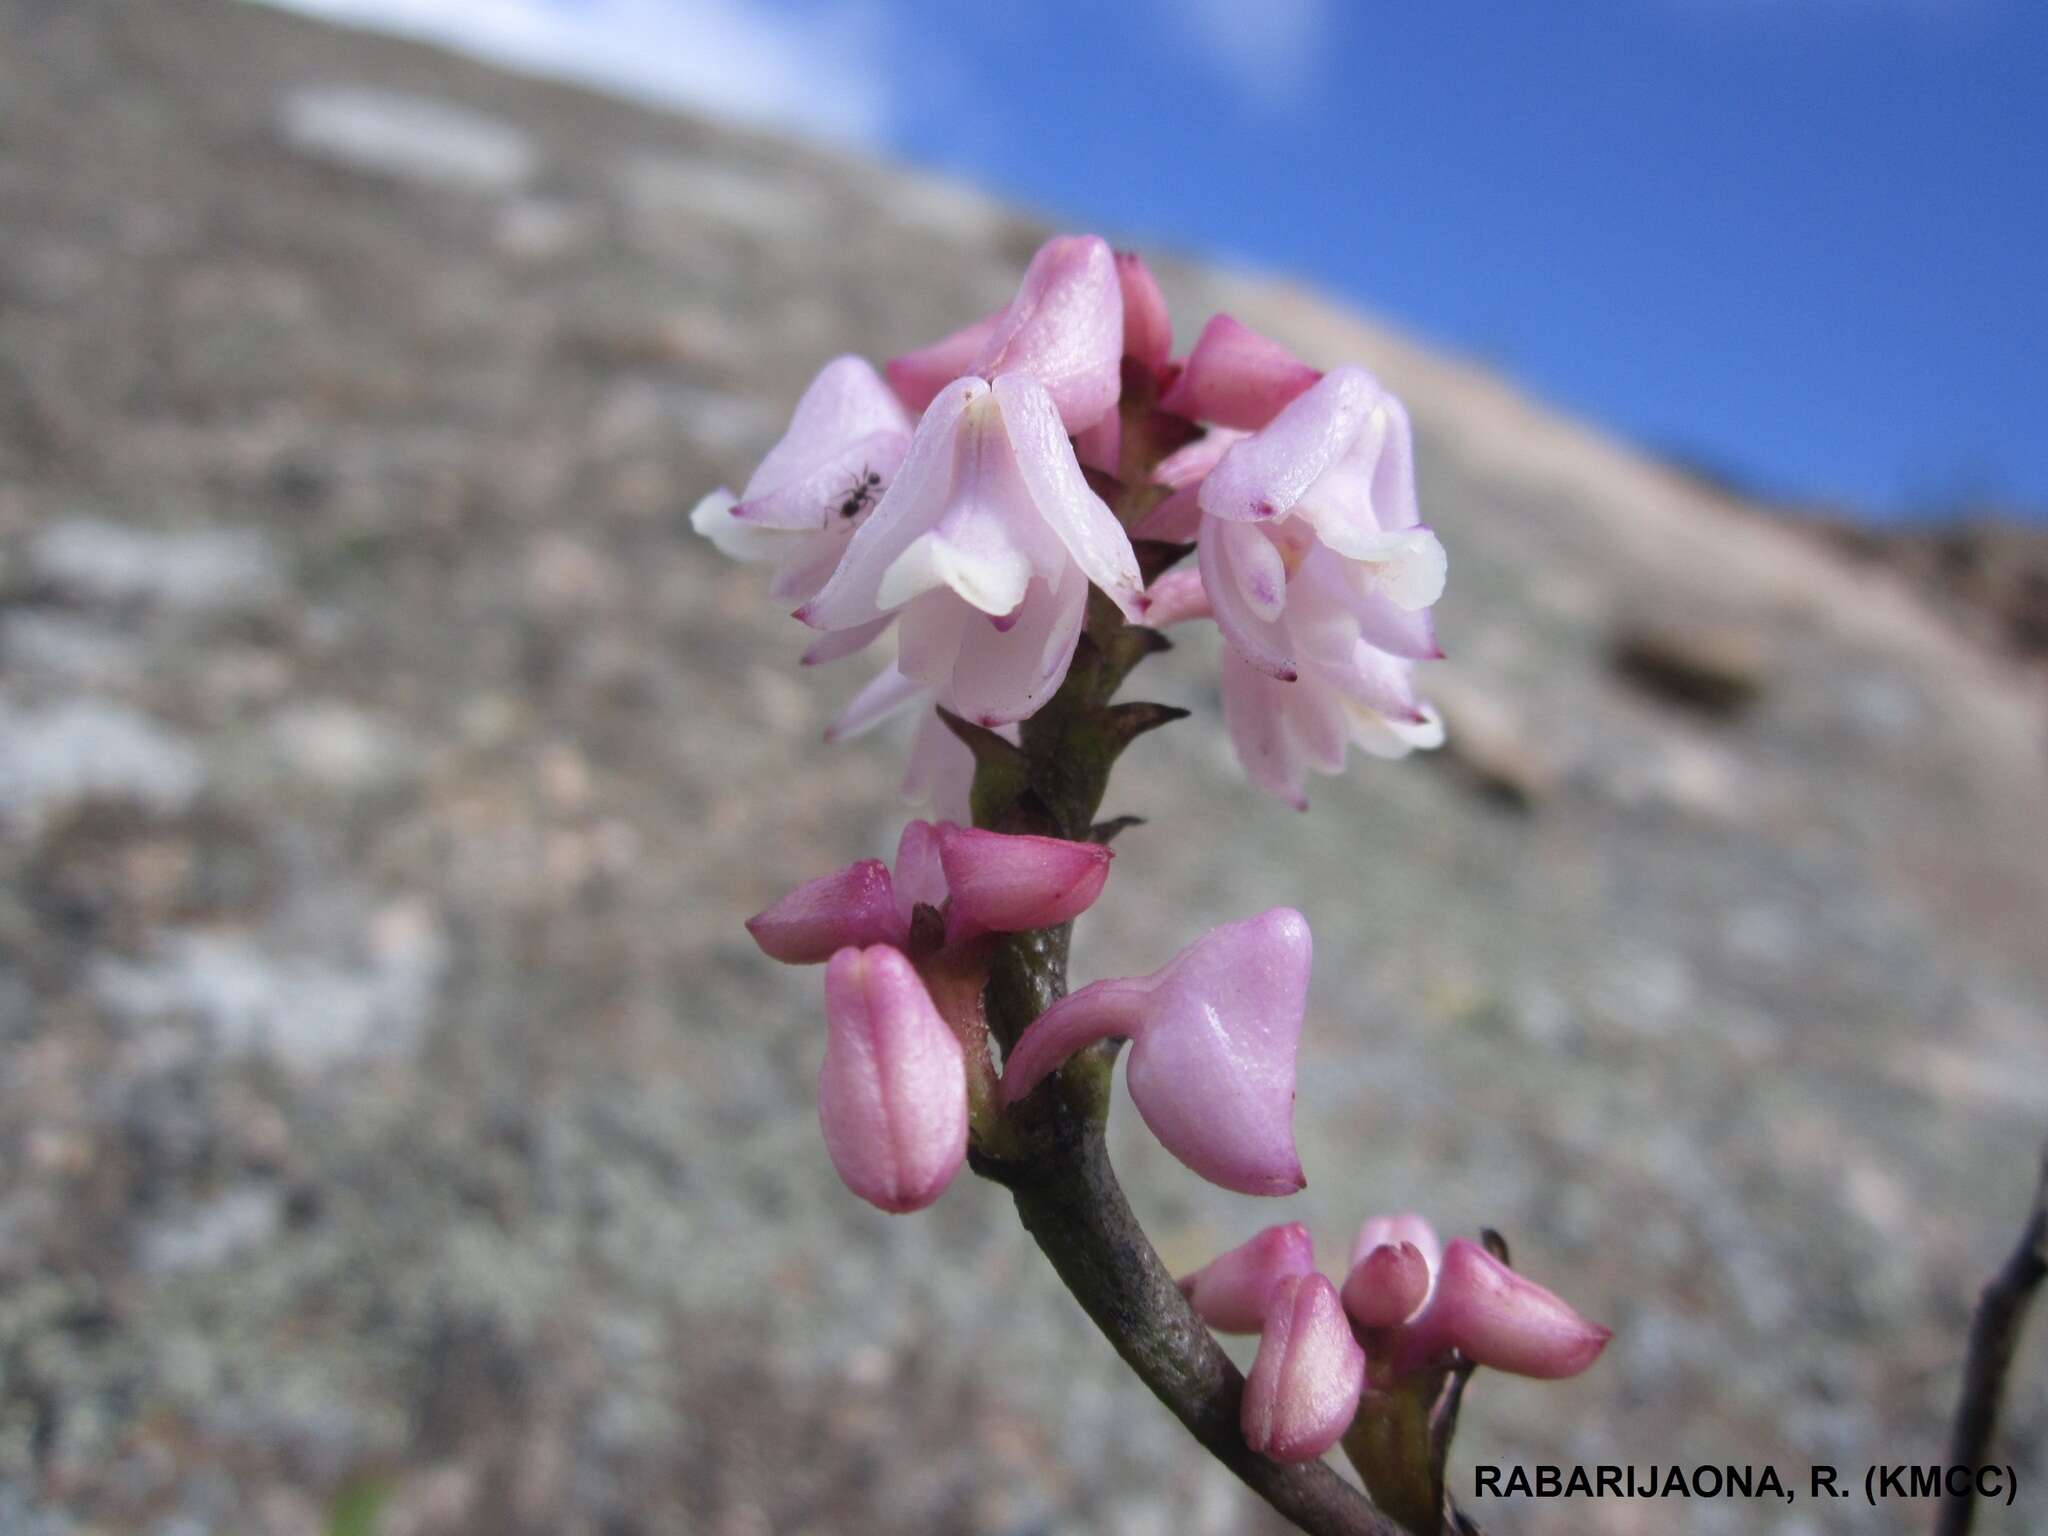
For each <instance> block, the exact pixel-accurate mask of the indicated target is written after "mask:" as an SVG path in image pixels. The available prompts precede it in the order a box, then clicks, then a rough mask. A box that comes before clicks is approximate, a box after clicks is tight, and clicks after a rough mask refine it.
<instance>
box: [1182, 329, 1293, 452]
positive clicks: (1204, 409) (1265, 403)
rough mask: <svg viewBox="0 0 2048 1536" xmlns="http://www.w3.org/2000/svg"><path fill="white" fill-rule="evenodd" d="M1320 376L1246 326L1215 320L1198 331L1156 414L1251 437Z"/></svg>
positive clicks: (1272, 341)
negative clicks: (1210, 424)
mask: <svg viewBox="0 0 2048 1536" xmlns="http://www.w3.org/2000/svg"><path fill="white" fill-rule="evenodd" d="M1321 377H1322V374H1321V373H1319V372H1317V371H1316V370H1315V369H1313V368H1311V367H1309V365H1308V364H1307V363H1304V362H1303V361H1302V360H1301V359H1300V358H1298V357H1296V356H1295V355H1294V354H1293V353H1292V352H1290V351H1288V350H1287V349H1286V348H1285V347H1283V346H1281V345H1280V343H1279V342H1277V341H1274V340H1272V339H1271V338H1269V337H1265V336H1261V335H1260V334H1259V333H1258V332H1257V331H1255V330H1253V329H1252V328H1251V327H1250V326H1248V325H1244V324H1241V323H1240V322H1238V321H1236V320H1233V319H1232V318H1231V317H1230V316H1229V315H1217V316H1216V317H1215V318H1213V319H1212V320H1210V322H1209V323H1208V324H1207V325H1205V326H1204V327H1202V334H1201V335H1200V336H1199V337H1197V338H1196V340H1195V349H1194V351H1192V352H1190V353H1189V354H1188V360H1187V361H1186V362H1185V363H1183V364H1182V365H1181V371H1180V377H1179V378H1177V379H1175V380H1174V382H1173V386H1172V387H1171V388H1170V389H1168V390H1167V392H1166V394H1165V396H1164V397H1163V398H1161V400H1160V402H1159V407H1160V409H1161V410H1166V411H1171V412H1173V413H1174V414H1175V415H1176V416H1185V417H1187V418H1189V419H1190V420H1192V421H1209V422H1214V423H1215V424H1216V425H1218V426H1222V427H1237V428H1240V429H1242V430H1244V431H1247V432H1256V431H1257V430H1258V429H1259V428H1260V427H1263V426H1264V425H1265V424H1266V423H1267V422H1269V421H1271V420H1272V419H1273V418H1274V417H1275V416H1277V415H1279V414H1280V409H1281V407H1282V406H1284V405H1286V404H1287V403H1288V402H1289V401H1290V400H1292V399H1294V397H1295V396H1296V395H1299V394H1301V393H1303V392H1304V391H1306V390H1307V389H1308V388H1309V386H1310V385H1312V384H1314V383H1315V382H1316V380H1317V379H1320V378H1321Z"/></svg>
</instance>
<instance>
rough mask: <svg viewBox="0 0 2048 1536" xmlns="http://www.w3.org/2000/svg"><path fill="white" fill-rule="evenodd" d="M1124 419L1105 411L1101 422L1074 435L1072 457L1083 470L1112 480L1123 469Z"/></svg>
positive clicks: (1115, 413) (1114, 413)
mask: <svg viewBox="0 0 2048 1536" xmlns="http://www.w3.org/2000/svg"><path fill="white" fill-rule="evenodd" d="M1123 455H1124V419H1123V416H1122V415H1121V414H1120V413H1118V412H1116V411H1105V412H1103V414H1102V420H1100V421H1098V422H1096V423H1095V425H1094V426H1092V427H1090V428H1088V430H1087V431H1085V432H1077V433H1075V434H1074V457H1075V458H1077V459H1079V460H1080V461H1081V466H1082V468H1084V469H1093V470H1099V471H1101V472H1102V473H1103V474H1105V475H1109V476H1110V477H1112V478H1114V477H1115V476H1116V474H1117V473H1118V472H1119V471H1120V470H1121V469H1122V468H1123Z"/></svg>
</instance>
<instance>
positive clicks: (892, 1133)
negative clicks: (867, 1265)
mask: <svg viewBox="0 0 2048 1536" xmlns="http://www.w3.org/2000/svg"><path fill="white" fill-rule="evenodd" d="M825 1022H826V1025H827V1027H828V1029H829V1031H830V1033H829V1034H828V1036H827V1038H826V1042H825V1065H824V1067H823V1069H822V1070H821V1071H820V1072H819V1074H818V1123H819V1125H820V1126H821V1127H822V1128H823V1129H824V1132H825V1150H826V1151H827V1152H828V1153H830V1154H831V1157H832V1166H833V1167H834V1168H836V1169H838V1170H839V1177H840V1178H841V1179H843V1180H845V1181H846V1187H847V1188H848V1189H850V1190H852V1191H853V1192H854V1193H855V1194H856V1195H859V1196H860V1197H861V1199H863V1200H865V1201H867V1202H868V1203H869V1204H871V1205H876V1206H880V1207H881V1208H882V1209H883V1210H885V1211H894V1212H898V1213H901V1212H904V1211H916V1210H922V1209H923V1208H924V1207H925V1206H928V1205H930V1204H931V1203H932V1202H933V1201H934V1200H936V1199H938V1198H939V1196H940V1195H941V1194H942V1193H943V1192H944V1191H945V1188H946V1186H947V1185H948V1184H950V1183H951V1182H952V1181H953V1175H955V1174H956V1173H958V1172H959V1171H960V1165H961V1164H962V1163H963V1162H965V1161H966V1158H967V1064H966V1057H965V1055H964V1054H963V1053H962V1051H961V1049H960V1042H959V1040H958V1039H957V1038H956V1037H955V1036H954V1034H953V1031H952V1030H951V1029H949V1028H948V1027H947V1026H946V1021H945V1020H944V1019H942V1018H940V1017H939V1012H938V1009H937V1008H935V1007H933V1006H932V1000H931V995H930V994H929V993H927V992H926V991H925V986H924V983H923V982H922V981H920V980H919V979H918V975H917V972H916V971H915V970H913V969H912V968H911V964H910V962H909V961H908V960H906V959H905V958H904V957H903V955H902V953H901V952H900V951H898V950H895V949H892V948H890V947H889V946H888V945H886V944H877V945H874V946H872V947H870V948H868V949H865V950H861V949H854V948H851V947H848V948H846V949H842V950H840V951H839V952H838V953H837V954H835V955H834V956H833V957H832V959H831V961H830V962H829V963H828V964H827V965H826V967H825Z"/></svg>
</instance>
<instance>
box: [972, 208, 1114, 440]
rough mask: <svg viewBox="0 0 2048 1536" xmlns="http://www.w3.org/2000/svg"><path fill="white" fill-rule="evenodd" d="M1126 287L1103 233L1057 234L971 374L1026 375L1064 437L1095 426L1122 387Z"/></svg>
mask: <svg viewBox="0 0 2048 1536" xmlns="http://www.w3.org/2000/svg"><path fill="white" fill-rule="evenodd" d="M1123 343H1124V301H1123V284H1122V281H1121V280H1120V278H1119V276H1118V273H1117V266H1116V258H1115V256H1114V254H1113V253H1112V252H1111V251H1110V248H1109V245H1108V243H1107V242H1106V241H1104V240H1103V238H1102V237H1101V236H1100V235H1055V236H1054V237H1053V238H1052V239H1050V240H1048V241H1046V242H1045V244H1044V245H1042V246H1040V247H1039V248H1038V253H1037V254H1036V255H1034V256H1033V257H1032V258H1031V265H1030V266H1028V267H1026V268H1025V269H1024V280H1023V281H1022V282H1021V283H1020V284H1019V285H1018V287H1017V296H1016V297H1015V298H1014V299H1012V300H1010V303H1009V307H1008V308H1006V309H1005V310H1004V311H1003V314H1002V318H1001V320H1000V321H998V322H997V324H996V327H995V329H994V331H993V332H992V333H991V334H990V336H989V338H988V341H987V342H986V344H985V345H984V346H983V348H982V351H981V355H980V356H979V357H977V358H976V359H975V361H974V364H973V366H972V367H971V369H970V370H969V371H970V372H973V373H977V374H979V375H981V377H983V378H985V379H995V378H998V377H1000V376H1001V375H1003V374H1006V373H1028V374H1030V375H1031V376H1032V377H1033V378H1035V379H1036V380H1037V381H1038V382H1039V383H1040V384H1041V385H1043V386H1044V387H1045V391H1046V393H1047V394H1049V395H1051V396H1052V399H1053V404H1054V405H1055V406H1057V407H1058V408H1059V415H1060V420H1061V421H1062V422H1063V423H1065V425H1066V429H1067V431H1068V432H1069V433H1074V432H1079V431H1082V430H1083V429H1084V428H1087V427H1092V426H1093V425H1095V423H1096V422H1097V421H1099V420H1101V419H1102V416H1103V414H1104V413H1105V412H1106V411H1108V410H1109V409H1110V408H1111V407H1112V406H1114V405H1115V404H1116V401H1117V395H1118V393H1119V392H1120V391H1121V389H1122V387H1123V375H1122V366H1121V365H1122V360H1123V350H1124V345H1123Z"/></svg>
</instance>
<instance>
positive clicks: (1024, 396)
mask: <svg viewBox="0 0 2048 1536" xmlns="http://www.w3.org/2000/svg"><path fill="white" fill-rule="evenodd" d="M995 397H996V404H997V406H998V408H999V409H1000V410H1001V411H1002V413H1003V424H1004V426H1005V427H1006V428H1007V430H1008V433H1009V441H1010V448H1011V451H1012V452H1013V453H1014V454H1015V456H1016V466H1017V472H1018V474H1019V475H1020V476H1021V477H1022V479H1023V483H1024V485H1025V488H1026V489H1027V490H1028V491H1029V493H1030V496H1031V500H1032V503H1033V504H1034V505H1035V506H1036V508H1037V509H1038V515H1039V516H1040V517H1041V518H1043V519H1044V521H1045V524H1046V526H1047V527H1049V528H1051V529H1052V531H1053V533H1054V534H1055V535H1057V537H1058V538H1059V541H1060V543H1061V544H1063V545H1064V546H1066V551H1067V553H1068V554H1069V555H1071V556H1072V557H1073V559H1074V563H1075V564H1076V565H1078V566H1080V567H1081V570H1082V571H1083V573H1085V574H1086V576H1087V577H1088V579H1089V580H1090V581H1092V582H1094V583H1095V585H1096V586H1098V587H1100V588H1101V589H1102V590H1103V592H1104V593H1105V594H1106V595H1107V596H1108V598H1109V599H1110V601H1111V602H1113V603H1115V604H1116V605H1117V607H1119V608H1121V609H1122V610H1123V613H1124V617H1125V618H1127V619H1129V620H1131V621H1132V622H1133V623H1136V622H1137V621H1138V618H1139V609H1140V600H1141V596H1142V593H1143V590H1144V584H1143V581H1142V580H1141V578H1140V577H1139V575H1138V557H1137V556H1136V555H1135V554H1134V553H1132V551H1131V539H1130V535H1129V534H1127V533H1125V532H1124V529H1123V525H1122V524H1121V523H1119V522H1118V521H1117V520H1116V514H1115V513H1114V512H1112V511H1110V510H1109V507H1108V505H1107V504H1105V503H1104V501H1103V500H1102V498H1101V497H1100V496H1097V495H1096V494H1095V493H1094V492H1093V491H1091V490H1089V489H1088V481H1087V479H1086V478H1085V477H1084V476H1083V475H1082V473H1081V465H1080V461H1079V460H1077V459H1076V458H1075V457H1074V448H1073V445H1072V444H1071V443H1069V442H1068V441H1067V432H1066V428H1065V427H1063V426H1062V425H1061V424H1060V415H1059V411H1058V410H1057V409H1056V408H1055V407H1054V405H1053V402H1052V397H1051V396H1050V395H1048V394H1047V393H1046V392H1045V387H1044V386H1043V385H1041V384H1040V383H1039V382H1038V381H1037V380H1036V379H1033V378H1031V377H1030V376H1029V375H1026V374H1021V373H1012V374H1005V375H1004V376H1003V377H1002V378H1000V379H998V380H996V383H995Z"/></svg>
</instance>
